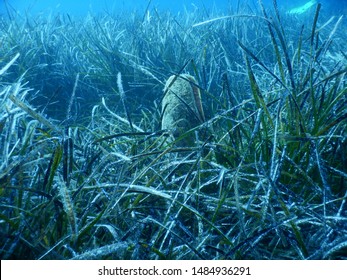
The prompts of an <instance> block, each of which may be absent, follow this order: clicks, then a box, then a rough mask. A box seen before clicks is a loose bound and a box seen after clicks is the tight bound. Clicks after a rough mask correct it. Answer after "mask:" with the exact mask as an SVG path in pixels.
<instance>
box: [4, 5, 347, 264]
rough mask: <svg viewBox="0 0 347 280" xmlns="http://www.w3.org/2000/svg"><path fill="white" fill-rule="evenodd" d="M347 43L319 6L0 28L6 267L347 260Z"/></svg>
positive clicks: (340, 25)
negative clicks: (191, 101) (191, 110)
mask: <svg viewBox="0 0 347 280" xmlns="http://www.w3.org/2000/svg"><path fill="white" fill-rule="evenodd" d="M346 42H347V34H346V19H345V18H343V17H342V16H341V17H340V16H338V15H329V13H328V12H327V11H324V7H323V8H322V7H321V6H320V5H319V4H318V5H317V6H316V7H315V8H314V9H313V10H312V11H311V12H308V13H307V14H304V15H289V14H286V13H285V11H283V10H281V9H280V8H279V7H277V5H276V1H274V5H273V7H271V8H264V7H263V5H262V3H261V1H259V6H258V7H256V8H253V9H251V8H250V7H247V6H244V7H242V6H241V7H239V10H237V11H232V10H231V11H229V13H228V14H227V15H221V14H218V13H216V12H214V11H210V14H207V12H206V11H204V12H201V11H196V12H189V13H188V12H186V13H185V12H183V13H181V14H178V15H172V14H170V13H163V12H159V11H157V10H156V9H155V8H152V9H148V10H147V11H145V12H143V13H139V12H138V13H133V14H131V15H126V16H121V15H111V14H104V15H95V16H92V15H89V16H87V17H84V18H74V17H71V16H69V15H41V16H21V15H18V14H14V13H13V14H9V15H4V16H2V18H1V20H0V133H1V134H0V153H1V154H0V159H1V160H0V209H1V212H0V256H1V259H40V260H41V259H42V260H46V259H50V260H52V259H53V260H67V259H209V260H212V259H218V260H222V259H272V260H274V259H347V206H346V197H347V78H346V72H347V53H346V51H347V49H346ZM181 74H182V75H183V74H189V75H190V76H191V77H193V78H194V79H193V78H192V80H194V81H196V84H194V87H198V88H199V91H200V93H201V99H202V106H203V110H204V117H205V119H204V121H203V122H202V123H199V125H197V126H195V127H193V128H191V129H189V130H188V131H185V132H183V133H182V134H180V135H179V136H178V137H176V138H175V139H174V140H171V141H168V139H169V138H170V137H171V135H170V130H166V129H165V130H163V129H161V120H162V113H163V112H162V109H161V102H162V99H163V94H164V93H163V89H164V86H165V83H166V81H167V79H168V78H169V77H170V76H172V75H177V76H178V75H181ZM201 129H207V130H208V131H210V135H209V136H208V137H204V138H203V137H200V135H201V134H200V133H199V131H201ZM185 137H190V139H193V140H192V141H190V142H189V143H190V144H189V145H188V144H186V145H184V146H182V145H177V143H178V142H182V140H184V139H185ZM171 139H172V138H171ZM183 142H184V141H183Z"/></svg>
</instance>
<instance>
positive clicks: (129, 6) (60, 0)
mask: <svg viewBox="0 0 347 280" xmlns="http://www.w3.org/2000/svg"><path fill="white" fill-rule="evenodd" d="M307 1H309V0H291V1H288V0H277V3H278V6H279V8H280V9H284V10H285V9H288V10H289V9H291V8H293V7H297V6H300V5H303V4H305V3H306V2H307ZM149 2H150V7H151V8H157V9H158V10H161V11H163V10H169V11H171V12H172V13H178V12H180V11H183V10H188V11H189V10H194V9H203V10H205V11H211V10H212V9H213V8H214V9H215V10H217V11H219V12H221V13H227V12H228V11H230V8H232V9H233V10H235V9H236V7H237V4H238V3H239V4H240V5H248V6H249V7H251V8H252V7H257V6H258V5H257V2H258V1H257V0H214V1H213V0H174V1H172V0H152V1H150V0H0V13H1V14H4V13H6V12H7V10H10V11H16V12H18V13H20V14H27V15H28V14H29V15H36V14H47V13H51V12H53V13H56V12H60V13H68V14H70V15H75V16H80V15H86V14H88V13H89V12H91V13H103V12H105V11H107V12H112V13H124V12H129V11H138V12H141V11H144V10H145V9H146V7H147V5H148V3H149ZM318 2H320V3H322V5H323V7H324V8H325V9H329V10H331V11H334V12H336V13H346V7H347V0H320V1H318ZM263 3H264V4H265V5H267V6H271V5H272V0H263Z"/></svg>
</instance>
